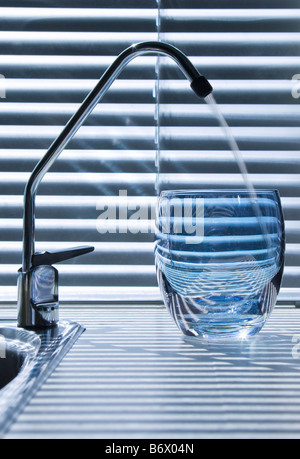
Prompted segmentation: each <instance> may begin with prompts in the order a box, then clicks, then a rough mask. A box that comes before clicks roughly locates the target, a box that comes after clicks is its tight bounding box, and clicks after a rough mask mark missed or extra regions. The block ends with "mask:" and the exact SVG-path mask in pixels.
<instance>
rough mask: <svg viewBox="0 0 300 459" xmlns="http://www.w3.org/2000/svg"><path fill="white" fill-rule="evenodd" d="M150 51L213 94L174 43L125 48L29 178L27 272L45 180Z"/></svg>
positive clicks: (25, 242)
mask: <svg viewBox="0 0 300 459" xmlns="http://www.w3.org/2000/svg"><path fill="white" fill-rule="evenodd" d="M149 53H151V54H153V53H154V54H158V55H165V56H169V57H170V58H172V59H173V60H174V61H175V62H176V63H177V64H178V66H179V67H180V68H181V70H182V72H183V74H184V75H185V77H186V78H187V79H188V80H189V81H190V82H191V87H192V89H193V90H194V92H195V93H196V95H197V96H199V97H206V96H207V95H208V94H210V93H211V91H212V87H211V85H210V84H209V82H208V81H207V80H206V78H205V77H203V76H202V75H201V74H200V73H199V72H198V71H197V69H196V68H195V67H194V65H193V64H192V63H191V61H190V60H189V59H188V58H187V57H186V56H185V54H183V53H182V52H181V51H180V50H178V49H177V48H175V47H174V46H171V45H169V44H166V43H161V42H143V43H138V44H135V45H132V46H130V47H129V48H127V49H126V50H125V51H123V52H122V53H121V54H120V55H119V56H118V57H117V58H116V60H115V61H114V62H113V63H112V64H111V66H110V67H109V68H108V69H107V70H106V72H105V73H104V74H103V76H102V77H101V79H100V80H99V82H98V83H97V85H96V87H95V88H94V89H93V90H92V91H91V93H90V94H89V95H88V96H87V98H86V99H85V100H84V102H83V103H82V105H81V106H80V108H79V109H78V111H77V112H76V113H75V114H74V115H73V117H72V118H71V119H70V121H69V122H68V123H67V125H66V126H65V128H64V129H63V131H62V132H61V134H60V135H59V136H58V137H57V139H56V140H55V141H54V142H53V144H52V145H51V146H50V148H49V149H48V151H47V152H46V154H45V156H44V157H43V158H42V159H41V161H40V162H39V163H38V164H37V166H36V167H35V169H34V170H33V172H32V174H31V176H30V178H29V181H28V183H27V185H26V188H25V196H24V227H23V260H22V263H23V265H22V272H23V273H27V272H29V271H30V269H31V267H32V257H33V255H34V253H35V197H36V193H37V190H38V187H39V185H40V182H41V180H42V179H43V177H44V175H45V174H46V173H47V172H48V170H49V169H50V167H51V166H52V165H53V163H54V162H55V160H56V159H57V158H58V156H59V155H60V153H61V152H62V151H63V150H64V149H65V148H66V146H67V145H68V143H69V142H70V141H71V140H72V138H73V137H74V135H75V134H76V132H77V131H78V129H79V128H80V127H81V126H82V124H83V123H84V122H85V120H86V119H87V117H88V116H89V115H90V113H91V112H92V111H93V109H94V108H95V107H96V105H97V104H98V103H99V102H100V100H101V99H102V98H103V96H104V95H105V94H106V92H107V91H108V89H109V88H110V86H111V85H112V83H113V82H114V81H115V79H116V78H117V77H118V76H119V74H120V73H121V72H122V70H123V69H124V67H126V66H127V64H128V63H129V62H130V61H131V60H132V59H134V58H135V57H137V56H140V55H144V54H149Z"/></svg>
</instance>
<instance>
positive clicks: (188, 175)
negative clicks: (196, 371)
mask: <svg viewBox="0 0 300 459" xmlns="http://www.w3.org/2000/svg"><path fill="white" fill-rule="evenodd" d="M249 6H250V7H249ZM157 14H158V8H157V4H156V2H155V1H154V0H153V1H142V0H139V1H137V0H131V1H129V0H123V1H117V0H110V1H106V0H105V1H101V7H99V2H97V1H92V0H86V1H85V2H83V1H82V0H77V1H73V2H72V7H70V2H68V1H67V0H63V1H60V2H58V1H54V0H49V1H43V2H42V6H41V2H39V1H38V2H34V1H24V0H23V1H19V2H18V1H16V0H11V1H9V2H8V1H1V0H0V43H1V55H0V74H2V75H3V77H4V78H1V80H0V83H1V85H5V88H4V86H3V87H2V89H5V92H6V94H5V95H6V98H2V99H0V142H1V145H0V174H1V181H0V210H1V215H0V234H1V237H0V285H1V290H0V291H1V294H0V299H1V300H2V301H8V300H11V301H15V299H16V287H15V286H16V273H17V270H18V268H19V267H20V265H21V248H22V245H21V239H22V203H23V191H24V186H25V183H26V181H27V179H28V177H29V173H30V172H31V171H32V169H33V167H34V166H35V164H36V163H37V161H38V160H39V159H40V158H41V157H42V155H43V154H44V153H45V151H46V150H47V148H48V147H49V146H50V144H51V143H52V141H53V140H54V138H55V137H56V135H57V134H59V132H60V131H61V130H62V127H63V125H64V124H65V123H66V122H67V121H68V119H69V118H70V117H71V115H72V114H73V113H74V112H75V110H76V108H77V107H78V106H79V104H80V103H81V101H82V100H83V99H84V98H85V96H86V95H87V94H88V92H89V91H90V90H91V89H92V88H93V86H94V85H95V84H96V81H97V80H98V78H99V77H100V76H101V75H102V73H103V72H104V71H105V69H106V68H107V67H108V65H109V64H110V63H111V62H112V61H113V59H114V58H115V57H116V56H117V54H119V53H120V52H121V51H122V50H123V49H124V48H125V47H127V46H129V45H130V44H132V43H135V42H139V41H143V40H156V39H157V38H159V39H160V40H163V41H167V42H169V43H171V44H174V45H175V46H177V47H179V48H180V49H181V50H183V51H184V52H185V53H186V54H187V55H188V56H189V57H190V58H191V60H192V61H193V63H194V64H195V65H196V66H197V68H199V70H200V71H201V72H202V73H203V74H204V75H206V76H207V78H208V79H209V80H210V81H211V82H212V84H213V86H214V88H215V91H214V94H215V98H216V99H217V101H218V102H219V103H220V105H221V109H222V111H223V113H224V115H225V117H226V119H227V121H228V122H229V124H230V125H231V126H232V129H233V133H234V135H235V137H236V138H237V140H238V142H239V145H240V147H241V150H242V152H243V155H244V158H245V160H246V162H247V165H248V169H249V171H250V174H251V179H252V181H253V183H254V185H255V186H256V187H257V188H278V189H279V191H280V193H281V196H282V202H283V207H284V213H285V218H286V229H287V257H286V270H285V276H284V283H283V288H282V291H281V296H280V299H281V300H284V301H286V300H291V301H297V300H298V299H299V300H300V282H299V280H300V223H299V217H300V192H299V178H300V169H299V165H300V156H299V154H300V129H299V125H300V122H299V119H300V118H299V112H300V109H299V99H298V98H297V84H298V83H297V79H294V80H293V77H294V76H295V75H298V74H299V73H300V65H299V64H300V57H299V49H300V38H299V24H300V9H299V8H298V5H297V4H296V2H295V1H294V0H293V1H291V0H288V1H286V2H285V5H284V8H282V5H281V4H280V3H279V2H274V1H273V2H270V1H269V0H262V1H260V2H258V1H254V2H251V5H249V2H243V1H239V2H237V1H234V0H231V1H230V2H226V6H225V7H224V2H220V1H216V0H211V1H209V2H208V1H206V0H201V1H199V0H185V1H184V2H182V1H180V2H179V1H174V0H161V2H160V20H159V21H157ZM157 25H159V30H158V27H157ZM158 74H159V92H158V91H157V89H158V84H157V76H158ZM0 89H1V88H0ZM299 92H300V90H299ZM158 99H159V105H158V104H157V101H158ZM157 120H159V129H157V126H156V125H157ZM157 141H159V147H160V150H161V169H160V172H161V174H160V187H161V188H183V187H185V188H187V187H190V188H233V187H242V186H243V182H242V179H241V177H240V174H239V171H238V169H237V167H236V165H235V164H234V161H233V159H232V155H231V153H230V152H229V151H228V149H227V145H226V142H225V141H224V138H223V137H222V134H221V132H220V129H219V128H218V125H217V122H216V120H215V119H214V117H213V115H212V114H211V112H210V110H209V107H207V106H206V105H205V104H204V103H201V102H200V103H199V101H197V100H196V99H195V98H194V95H193V93H192V91H191V90H190V88H189V85H188V83H187V82H186V81H185V80H184V79H183V78H182V75H181V73H180V72H179V71H177V69H176V66H175V65H174V64H173V63H172V61H170V60H165V59H162V58H159V59H157V58H156V57H154V56H153V57H152V56H147V57H140V58H138V59H136V60H134V61H133V62H132V63H131V64H130V65H129V66H128V68H127V69H126V70H125V71H124V72H123V73H122V75H121V76H120V78H119V79H118V80H117V81H116V82H115V83H114V84H113V86H112V88H111V89H110V91H109V92H108V93H107V95H106V96H105V99H104V100H103V102H102V103H101V104H100V105H99V106H98V107H97V108H96V109H95V111H94V112H93V114H92V115H91V116H90V118H89V120H88V122H87V123H86V124H85V126H84V127H82V128H81V129H80V131H79V132H78V134H77V135H76V137H75V138H74V140H73V141H72V143H71V144H70V145H69V146H68V148H67V150H66V151H65V152H63V153H62V155H61V157H60V158H59V160H58V161H57V162H56V164H55V165H54V166H53V168H52V169H51V171H50V172H49V173H48V174H47V175H46V177H45V179H44V180H43V182H42V185H41V187H40V190H39V194H38V198H37V217H38V218H37V250H47V249H48V250H51V249H61V248H65V247H72V246H76V245H82V244H88V245H89V244H91V245H94V246H95V248H96V250H95V252H94V253H93V254H89V255H88V256H86V257H81V258H78V259H77V260H74V261H72V262H69V263H66V264H60V265H59V266H58V268H59V271H60V285H61V288H60V297H61V299H62V300H65V301H76V300H79V301H109V300H112V301H115V300H121V301H144V300H146V301H154V300H158V299H159V298H160V296H159V292H158V288H157V282H156V276H155V268H154V258H153V233H152V229H151V221H150V213H151V212H150V209H151V207H153V205H154V203H155V193H156V191H155V181H156V166H155V158H156V150H157V143H156V142H157ZM141 206H142V207H143V208H147V209H148V210H149V215H148V216H149V218H147V216H145V217H144V218H141V219H140V220H134V221H131V223H130V230H128V222H127V219H128V218H130V217H131V216H132V215H133V214H134V212H135V211H136V210H137V209H139V208H140V207H141ZM108 207H109V208H110V209H116V214H115V215H116V220H114V218H113V215H114V214H113V213H112V214H111V218H110V220H109V222H108V225H107V228H106V231H105V232H104V230H103V226H101V225H102V224H103V222H102V221H100V223H101V225H100V226H101V228H102V234H101V230H100V232H99V216H100V214H101V212H102V211H103V210H104V209H107V208H108ZM298 287H299V289H298Z"/></svg>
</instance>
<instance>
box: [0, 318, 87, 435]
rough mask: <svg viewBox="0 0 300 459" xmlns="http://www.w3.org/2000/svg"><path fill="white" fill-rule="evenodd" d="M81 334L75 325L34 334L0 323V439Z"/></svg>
mask: <svg viewBox="0 0 300 459" xmlns="http://www.w3.org/2000/svg"><path fill="white" fill-rule="evenodd" d="M83 331H84V329H83V328H82V327H81V325H79V324H77V323H75V322H60V323H59V325H58V326H56V327H54V328H50V329H41V330H35V331H34V332H33V331H27V330H24V329H21V328H17V327H16V325H15V324H14V323H10V322H8V321H1V320H0V437H3V435H4V434H5V432H7V430H8V429H9V427H10V425H11V423H12V422H13V421H14V420H15V419H16V418H17V416H18V415H19V414H20V412H21V411H22V410H23V409H24V407H25V406H26V404H27V403H28V402H29V400H30V399H31V397H32V396H33V395H34V394H35V393H36V391H37V390H38V389H39V387H40V386H41V384H42V383H43V382H44V381H45V380H46V379H47V377H48V376H49V375H50V374H51V373H52V371H53V370H54V369H55V368H56V366H57V365H58V364H59V363H60V361H61V360H62V359H63V357H64V356H65V355H66V354H67V352H68V351H69V350H70V348H71V347H72V346H73V344H74V343H75V341H76V340H77V339H78V337H79V336H80V335H81V333H82V332H83Z"/></svg>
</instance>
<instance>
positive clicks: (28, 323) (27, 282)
mask: <svg viewBox="0 0 300 459" xmlns="http://www.w3.org/2000/svg"><path fill="white" fill-rule="evenodd" d="M58 322H59V301H58V272H57V270H56V269H55V268H53V267H52V266H39V267H37V268H34V269H32V270H30V271H29V272H28V273H23V272H22V271H21V270H20V271H19V277H18V327H22V328H28V329H37V328H52V327H55V326H56V325H57V324H58Z"/></svg>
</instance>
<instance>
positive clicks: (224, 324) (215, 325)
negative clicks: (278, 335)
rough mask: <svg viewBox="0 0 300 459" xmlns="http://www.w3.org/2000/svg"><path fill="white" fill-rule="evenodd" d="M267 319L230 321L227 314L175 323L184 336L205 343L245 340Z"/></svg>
mask: <svg viewBox="0 0 300 459" xmlns="http://www.w3.org/2000/svg"><path fill="white" fill-rule="evenodd" d="M267 318H268V315H261V316H255V317H253V315H249V316H245V315H241V316H240V317H238V316H235V317H234V319H232V320H230V319H229V317H228V314H225V315H224V314H207V315H203V316H202V317H201V319H199V320H198V321H197V320H195V319H193V320H191V319H190V318H189V317H185V318H182V317H181V319H179V318H177V321H176V323H177V326H178V327H179V328H180V330H181V331H182V333H183V334H184V335H186V336H189V337H193V338H196V339H202V340H205V341H207V340H209V341H218V340H222V341H223V340H245V339H247V338H248V337H250V336H254V335H256V334H257V333H259V332H260V330H261V329H262V328H263V326H264V324H265V323H266V320H267ZM182 319H184V320H182Z"/></svg>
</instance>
